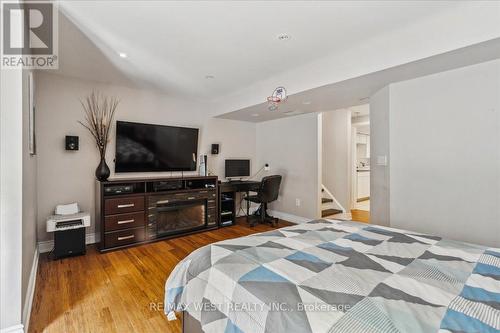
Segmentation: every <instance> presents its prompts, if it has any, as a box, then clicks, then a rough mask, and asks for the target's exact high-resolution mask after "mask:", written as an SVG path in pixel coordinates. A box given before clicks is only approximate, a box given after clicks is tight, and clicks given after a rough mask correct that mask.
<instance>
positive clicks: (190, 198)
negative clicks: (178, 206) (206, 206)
mask: <svg viewBox="0 0 500 333" xmlns="http://www.w3.org/2000/svg"><path fill="white" fill-rule="evenodd" d="M193 199H196V198H195V197H188V200H193Z"/></svg>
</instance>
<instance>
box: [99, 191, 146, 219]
mask: <svg viewBox="0 0 500 333" xmlns="http://www.w3.org/2000/svg"><path fill="white" fill-rule="evenodd" d="M140 210H144V197H143V196H138V197H125V198H113V199H105V200H104V215H112V214H122V213H130V212H137V211H140Z"/></svg>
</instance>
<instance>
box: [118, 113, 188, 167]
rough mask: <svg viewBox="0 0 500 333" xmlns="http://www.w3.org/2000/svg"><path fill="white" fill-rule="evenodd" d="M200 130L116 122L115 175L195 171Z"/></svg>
mask: <svg viewBox="0 0 500 333" xmlns="http://www.w3.org/2000/svg"><path fill="white" fill-rule="evenodd" d="M197 153H198V129H197V128H187V127H175V126H162V125H152V124H141V123H131V122H125V121H117V122H116V159H115V172H153V171H194V170H196V156H197Z"/></svg>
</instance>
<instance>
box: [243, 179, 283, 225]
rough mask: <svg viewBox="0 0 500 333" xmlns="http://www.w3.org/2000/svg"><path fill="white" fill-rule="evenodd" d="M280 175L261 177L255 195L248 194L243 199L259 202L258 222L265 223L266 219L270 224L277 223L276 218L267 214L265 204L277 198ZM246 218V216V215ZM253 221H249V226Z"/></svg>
mask: <svg viewBox="0 0 500 333" xmlns="http://www.w3.org/2000/svg"><path fill="white" fill-rule="evenodd" d="M280 184H281V176H280V175H273V176H267V177H264V178H262V180H261V182H260V187H259V191H258V192H257V195H249V196H248V197H246V198H245V200H247V201H250V202H255V203H259V204H260V207H259V211H260V222H261V223H265V222H266V220H269V219H270V221H271V224H272V225H273V227H274V226H276V225H277V224H278V219H277V218H274V217H272V216H269V215H267V204H268V203H270V202H273V201H275V200H276V199H278V194H279V191H280ZM247 219H248V216H247ZM254 225H255V223H253V222H252V223H250V226H252V227H253V226H254Z"/></svg>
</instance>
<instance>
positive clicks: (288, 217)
mask: <svg viewBox="0 0 500 333" xmlns="http://www.w3.org/2000/svg"><path fill="white" fill-rule="evenodd" d="M268 213H269V215H271V216H274V217H277V218H279V219H281V220H285V221H288V222H292V223H295V224H300V223H306V222H309V221H312V220H313V219H309V218H307V217H302V216H297V215H292V214H288V213H283V212H279V211H276V210H268Z"/></svg>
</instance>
